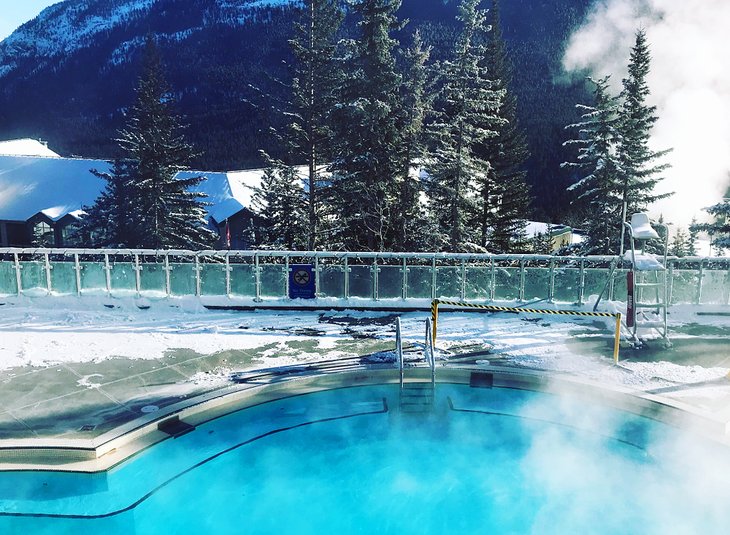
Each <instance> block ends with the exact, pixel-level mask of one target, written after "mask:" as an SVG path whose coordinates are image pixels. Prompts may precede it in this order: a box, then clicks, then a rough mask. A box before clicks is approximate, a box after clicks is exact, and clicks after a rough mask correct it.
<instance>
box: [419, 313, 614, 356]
mask: <svg viewBox="0 0 730 535" xmlns="http://www.w3.org/2000/svg"><path fill="white" fill-rule="evenodd" d="M439 305H448V306H454V307H463V308H477V309H480V310H488V311H490V312H512V313H520V312H524V313H527V314H557V315H564V316H593V317H599V318H615V319H616V333H615V335H614V342H613V362H614V363H615V364H618V348H619V341H620V340H621V313H620V312H615V313H612V312H583V311H580V310H543V309H537V308H522V307H500V306H494V305H478V304H476V303H465V302H462V301H448V300H445V299H434V300H433V301H431V322H432V323H433V331H432V333H431V334H432V336H433V343H434V344H435V343H436V331H437V327H438V318H439Z"/></svg>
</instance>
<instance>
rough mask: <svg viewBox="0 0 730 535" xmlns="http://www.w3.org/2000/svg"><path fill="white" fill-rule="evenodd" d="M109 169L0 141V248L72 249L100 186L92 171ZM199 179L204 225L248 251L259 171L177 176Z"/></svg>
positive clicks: (38, 146)
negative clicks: (76, 235)
mask: <svg viewBox="0 0 730 535" xmlns="http://www.w3.org/2000/svg"><path fill="white" fill-rule="evenodd" d="M25 153H28V154H25ZM110 168H111V164H110V163H109V162H107V161H105V160H91V159H82V158H63V157H60V156H59V155H58V154H55V153H54V152H52V151H50V150H49V149H48V148H47V147H45V145H43V144H42V143H39V142H37V141H35V140H13V141H5V142H0V247H28V246H32V245H38V246H53V247H71V246H74V245H77V243H75V238H74V232H75V229H76V228H77V226H78V223H79V221H80V219H81V218H82V217H83V216H84V212H83V207H84V206H90V205H92V204H93V203H94V201H95V200H96V198H97V197H98V196H99V195H100V194H101V192H102V191H103V190H104V188H105V187H106V183H105V182H104V180H102V179H100V178H99V177H97V176H96V175H94V174H93V173H92V170H97V171H99V172H102V173H103V172H108V171H109V170H110ZM200 175H203V176H205V177H206V180H204V181H203V182H201V183H200V184H199V185H198V186H196V190H197V191H200V192H201V193H204V194H205V195H206V196H207V198H206V199H205V201H206V202H208V203H210V205H209V206H207V207H206V210H207V211H208V220H209V224H210V225H211V227H212V228H214V229H216V230H217V231H218V234H219V236H220V237H221V242H220V243H219V246H227V245H230V247H231V248H236V249H245V248H248V247H250V246H251V245H252V244H251V243H248V242H249V239H248V238H247V236H250V234H251V233H250V232H249V230H250V229H251V228H252V227H253V226H254V214H253V212H252V211H251V209H250V206H251V197H252V196H253V193H254V191H255V188H256V187H258V186H259V184H260V183H261V177H262V176H263V170H262V169H250V170H246V171H231V172H208V171H182V172H180V173H178V176H179V177H181V178H188V177H191V176H200ZM227 233H228V234H229V235H230V242H229V241H228V240H227V239H226V235H227Z"/></svg>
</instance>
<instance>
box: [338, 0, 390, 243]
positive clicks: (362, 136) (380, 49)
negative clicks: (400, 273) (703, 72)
mask: <svg viewBox="0 0 730 535" xmlns="http://www.w3.org/2000/svg"><path fill="white" fill-rule="evenodd" d="M400 3H401V2H400V0H352V2H350V6H351V7H352V9H353V11H354V13H355V14H356V15H357V16H358V17H359V23H358V29H359V36H358V39H357V40H356V41H352V42H350V43H349V44H350V46H349V57H348V61H347V73H346V76H345V82H344V84H343V87H342V92H341V95H340V101H339V103H338V105H337V106H336V109H335V112H334V114H333V118H334V120H333V127H334V132H335V136H334V141H335V144H334V145H335V146H334V154H333V159H332V163H331V166H330V169H331V171H332V178H331V181H332V188H331V202H332V208H333V213H334V214H336V217H337V225H336V227H337V228H336V234H335V242H336V243H335V244H334V245H335V246H339V247H342V248H344V249H349V250H370V251H384V250H387V249H390V248H392V247H393V243H392V240H393V236H394V235H395V233H394V229H393V222H394V211H395V209H396V199H397V196H398V194H399V188H398V183H399V178H400V177H401V176H402V172H403V165H402V158H401V155H400V154H399V145H400V143H401V141H402V135H401V134H402V131H401V122H400V118H401V117H402V115H401V113H402V112H401V110H402V102H401V95H400V88H401V76H400V74H399V73H398V72H397V70H396V61H395V50H396V47H397V46H398V42H397V40H396V39H394V38H393V37H392V33H393V32H394V31H396V30H398V29H400V27H401V24H400V23H399V22H398V20H397V18H396V15H395V13H396V11H397V10H398V8H399V7H400Z"/></svg>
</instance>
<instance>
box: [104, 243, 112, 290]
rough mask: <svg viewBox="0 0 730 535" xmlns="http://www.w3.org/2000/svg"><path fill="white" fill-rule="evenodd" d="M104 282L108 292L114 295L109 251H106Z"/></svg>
mask: <svg viewBox="0 0 730 535" xmlns="http://www.w3.org/2000/svg"><path fill="white" fill-rule="evenodd" d="M104 279H105V280H104V282H105V283H106V294H107V295H108V296H110V297H111V295H112V266H111V264H110V263H109V253H104Z"/></svg>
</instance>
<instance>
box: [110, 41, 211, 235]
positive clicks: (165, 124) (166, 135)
mask: <svg viewBox="0 0 730 535" xmlns="http://www.w3.org/2000/svg"><path fill="white" fill-rule="evenodd" d="M136 93H137V102H136V103H135V104H134V106H133V107H132V108H131V111H130V117H129V122H128V123H127V126H126V127H125V128H124V129H123V130H122V131H121V132H120V138H119V139H118V141H119V144H120V146H121V147H122V149H123V150H124V152H125V153H126V155H127V160H128V163H127V165H128V166H129V167H128V171H129V180H128V181H127V184H126V186H127V191H128V192H129V199H130V220H131V222H132V226H133V228H132V229H131V232H130V233H129V235H128V236H127V239H126V240H125V242H126V243H127V244H128V246H130V247H144V248H151V249H200V248H206V247H210V246H211V245H212V244H213V243H214V242H215V240H216V237H217V236H216V234H215V233H214V232H213V231H211V230H210V229H209V228H207V226H206V225H207V221H206V211H205V208H204V202H203V201H202V198H203V197H204V196H205V195H204V194H202V193H199V192H194V191H191V188H193V187H194V186H197V185H198V184H200V183H201V182H202V181H203V180H205V177H203V176H196V177H191V178H185V179H179V178H176V177H175V175H176V173H177V172H178V171H181V170H183V169H185V168H186V167H185V164H186V162H187V161H188V160H189V158H190V157H191V156H192V155H193V149H192V147H191V146H190V145H188V144H187V143H186V142H185V141H184V139H183V136H182V135H181V133H180V132H181V131H182V129H183V128H182V125H181V123H180V121H179V119H178V117H177V116H176V115H174V113H173V111H172V100H171V98H170V96H169V95H170V91H169V88H168V86H167V84H166V82H165V79H164V76H163V73H162V65H161V60H160V56H159V53H158V51H157V47H156V46H155V44H154V41H153V40H152V39H151V38H147V41H146V44H145V50H144V59H143V71H142V76H141V78H140V80H139V83H138V86H137V90H136Z"/></svg>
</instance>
